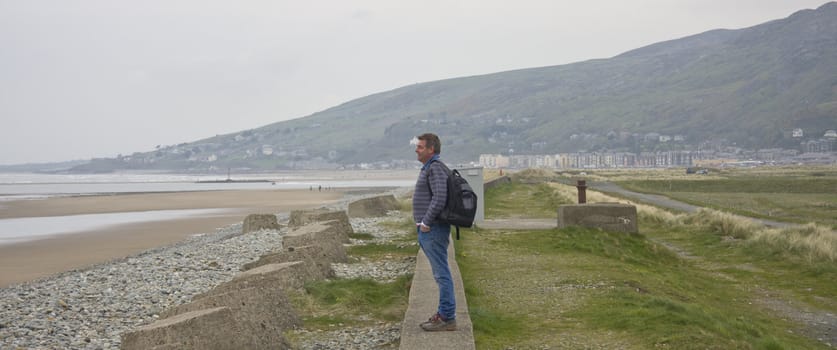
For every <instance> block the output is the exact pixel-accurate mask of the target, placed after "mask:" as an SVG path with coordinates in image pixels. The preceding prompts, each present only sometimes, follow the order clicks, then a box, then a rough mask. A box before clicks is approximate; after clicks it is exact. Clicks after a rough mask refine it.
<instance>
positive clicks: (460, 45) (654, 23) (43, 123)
mask: <svg viewBox="0 0 837 350" xmlns="http://www.w3.org/2000/svg"><path fill="white" fill-rule="evenodd" d="M824 3H825V1H823V0H817V1H806V0H738V1H729V0H619V1H616V0H598V1H587V0H544V1H540V0H538V1H534V0H515V1H494V0H473V1H472V0H468V1H455V0H445V1H437V0H422V1H397V0H362V1H355V0H351V1H349V0H346V1H318V0H308V1H300V0H296V1H281V0H277V1H268V0H265V1H224V2H220V1H211V0H210V1H207V0H199V1H198V0H181V1H178V0H166V1H160V0H143V1H122V0H0V164H18V163H33V162H52V161H64V160H74V159H90V158H93V157H113V156H116V155H117V154H120V153H121V154H126V155H127V154H131V153H133V152H144V151H149V150H152V149H154V147H155V146H156V145H163V146H165V145H173V144H178V143H182V142H191V141H196V140H199V139H202V138H206V137H210V136H214V135H217V134H226V133H231V132H235V131H241V130H247V129H252V128H257V127H260V126H264V125H267V124H270V123H273V122H277V121H281V120H288V119H294V118H300V117H304V116H307V115H309V114H312V113H314V112H318V111H321V110H324V109H327V108H329V107H333V106H335V105H337V104H340V103H343V102H346V101H349V100H352V99H355V98H359V97H363V96H367V95H369V94H373V93H376V92H381V91H386V90H391V89H394V88H398V87H401V86H404V85H408V84H413V83H418V82H426V81H433V80H439V79H446V78H454V77H461V76H469V75H477V74H486V73H494V72H500V71H505V70H512V69H520V68H531V67H541V66H551V65H560V64H566V63H573V62H578V61H584V60H588V59H594V58H607V57H612V56H615V55H618V54H619V53H622V52H625V51H628V50H631V49H634V48H637V47H641V46H645V45H648V44H652V43H655V42H659V41H664V40H670V39H676V38H680V37H683V36H687V35H692V34H697V33H701V32H704V31H707V30H711V29H717V28H727V29H737V28H744V27H749V26H753V25H756V24H759V23H763V22H766V21H769V20H773V19H780V18H785V17H787V16H789V15H790V14H792V13H793V12H795V11H798V10H801V9H805V8H816V7H819V6H820V5H822V4H824Z"/></svg>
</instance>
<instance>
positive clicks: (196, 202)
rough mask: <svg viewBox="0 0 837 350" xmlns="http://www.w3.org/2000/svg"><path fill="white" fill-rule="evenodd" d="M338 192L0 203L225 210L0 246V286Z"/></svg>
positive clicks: (52, 211)
mask: <svg viewBox="0 0 837 350" xmlns="http://www.w3.org/2000/svg"><path fill="white" fill-rule="evenodd" d="M344 195H345V194H344V192H342V191H322V192H319V191H313V192H312V191H309V190H271V191H253V190H240V191H206V192H177V193H140V194H119V195H106V196H82V197H62V198H49V199H43V200H23V201H10V202H3V203H2V207H0V219H9V218H24V217H44V216H64V215H79V214H101V213H120V212H137V211H152V210H178V209H214V208H219V209H225V210H224V211H222V212H220V213H217V214H212V215H209V216H191V217H185V218H179V219H172V220H166V221H151V222H143V223H135V224H125V225H118V226H110V227H107V228H102V229H98V230H93V231H87V232H78V233H72V234H62V235H56V236H53V237H48V238H45V239H40V240H36V241H28V242H22V243H14V244H7V245H0V287H5V286H8V285H10V284H15V283H20V282H26V281H31V280H34V279H37V278H41V277H46V276H49V275H52V274H55V273H58V272H62V271H68V270H72V269H76V268H81V267H85V266H89V265H92V264H96V263H101V262H105V261H109V260H112V259H116V258H120V257H125V256H129V255H132V254H136V253H139V252H142V251H144V250H147V249H150V248H154V247H159V246H164V245H167V244H171V243H174V242H178V241H180V240H183V239H184V238H186V237H189V236H191V235H194V234H200V233H209V232H214V231H215V230H216V229H217V228H220V227H224V226H227V225H231V224H234V223H239V222H241V221H242V220H243V219H244V217H245V216H247V215H248V214H252V213H280V212H290V211H291V210H295V209H306V208H317V207H321V206H325V205H328V204H332V203H335V202H338V201H340V200H341V199H343V198H344Z"/></svg>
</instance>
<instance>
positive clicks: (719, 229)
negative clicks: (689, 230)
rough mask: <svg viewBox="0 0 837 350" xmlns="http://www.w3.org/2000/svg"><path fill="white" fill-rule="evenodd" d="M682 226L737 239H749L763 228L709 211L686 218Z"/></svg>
mask: <svg viewBox="0 0 837 350" xmlns="http://www.w3.org/2000/svg"><path fill="white" fill-rule="evenodd" d="M683 224H685V225H698V226H703V227H706V228H708V229H709V230H711V231H712V232H714V233H716V234H719V235H721V236H730V237H733V238H737V239H747V238H750V237H751V236H752V235H753V233H754V232H756V231H759V230H760V229H762V228H763V227H764V226H763V225H761V224H758V223H756V222H754V221H753V220H751V219H747V218H743V217H740V216H738V215H733V214H730V213H724V212H721V211H717V210H710V209H700V210H698V211H697V212H696V213H693V214H691V215H688V216H686V218H685V219H684V220H683Z"/></svg>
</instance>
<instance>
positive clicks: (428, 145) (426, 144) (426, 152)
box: [416, 133, 442, 163]
mask: <svg viewBox="0 0 837 350" xmlns="http://www.w3.org/2000/svg"><path fill="white" fill-rule="evenodd" d="M417 138H418V142H417V143H416V155H417V156H418V160H419V162H422V163H427V161H428V160H430V158H431V157H433V155H434V154H439V153H441V152H442V141H439V136H436V134H431V133H426V134H421V135H419V136H418V137H417Z"/></svg>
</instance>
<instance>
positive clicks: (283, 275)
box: [195, 261, 320, 299]
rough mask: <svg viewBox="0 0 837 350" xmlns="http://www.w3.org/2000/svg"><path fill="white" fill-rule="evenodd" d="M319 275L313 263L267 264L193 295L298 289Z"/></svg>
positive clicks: (200, 296)
mask: <svg viewBox="0 0 837 350" xmlns="http://www.w3.org/2000/svg"><path fill="white" fill-rule="evenodd" d="M319 275H320V272H319V270H318V269H317V267H316V266H315V265H313V264H305V263H304V262H302V261H293V262H286V263H280V264H267V265H263V266H259V267H256V268H253V269H250V270H247V271H244V272H242V273H240V274H238V275H236V276H235V277H234V278H233V279H232V280H231V281H229V282H224V283H221V284H219V285H218V286H217V287H215V288H214V289H212V290H210V291H208V292H206V293H203V294H199V295H197V296H195V299H201V298H204V297H207V296H211V295H217V294H223V293H229V292H234V291H240V290H244V289H247V288H263V289H280V290H287V289H300V288H302V287H303V286H304V285H305V282H309V281H314V280H317V279H318V276H319Z"/></svg>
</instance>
